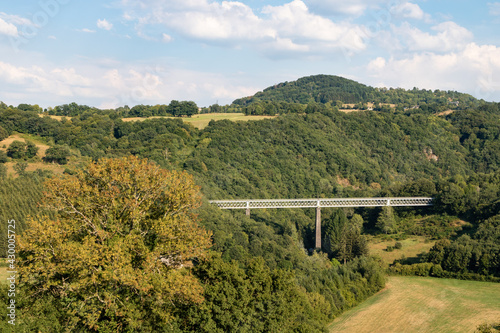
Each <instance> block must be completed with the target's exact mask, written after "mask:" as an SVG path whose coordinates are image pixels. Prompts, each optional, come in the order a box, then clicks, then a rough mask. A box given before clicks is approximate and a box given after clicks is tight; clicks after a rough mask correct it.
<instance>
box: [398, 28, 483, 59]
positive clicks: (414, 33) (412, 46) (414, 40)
mask: <svg viewBox="0 0 500 333" xmlns="http://www.w3.org/2000/svg"><path fill="white" fill-rule="evenodd" d="M431 30H432V31H434V32H435V33H434V34H432V33H428V32H424V31H422V30H420V29H418V28H415V27H412V26H410V25H409V24H408V23H404V24H402V25H401V26H399V27H393V31H394V33H395V34H396V35H397V36H399V37H400V42H401V43H403V44H405V45H406V48H407V49H408V50H410V51H433V52H449V51H451V50H459V49H462V48H463V47H465V45H467V44H468V43H470V42H471V41H472V39H473V37H474V36H473V34H472V33H471V32H470V31H469V30H467V29H465V28H464V27H461V26H459V25H458V24H456V23H454V22H451V21H449V22H443V23H440V24H438V25H435V26H433V27H431Z"/></svg>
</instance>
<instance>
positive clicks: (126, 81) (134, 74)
mask: <svg viewBox="0 0 500 333" xmlns="http://www.w3.org/2000/svg"><path fill="white" fill-rule="evenodd" d="M180 78H181V79H180ZM244 80H247V79H244ZM259 88H262V87H259ZM0 90H1V91H2V100H3V101H4V102H6V103H8V104H14V105H15V104H19V103H36V104H39V105H42V106H45V107H47V106H54V105H58V104H63V103H69V102H71V101H76V102H77V103H83V104H87V105H93V106H97V107H113V108H114V107H118V106H123V105H125V104H127V105H130V106H132V105H137V104H168V103H170V101H171V100H172V99H178V100H193V98H196V101H197V102H198V103H200V106H204V105H210V104H213V103H215V102H216V101H217V100H219V101H220V102H221V103H229V102H231V101H232V100H234V99H236V98H239V97H241V96H247V95H251V94H254V93H255V92H257V91H258V90H259V89H258V88H257V87H254V86H253V84H252V83H250V82H245V83H243V82H241V81H240V80H239V77H226V76H224V75H222V74H216V73H210V72H199V71H194V70H187V69H180V68H174V67H172V68H163V67H157V66H145V65H142V64H141V65H139V64H135V65H134V64H128V65H127V64H124V63H120V62H116V61H111V62H109V61H106V60H102V61H101V62H92V61H91V62H90V63H88V62H86V63H85V64H81V65H75V66H72V67H59V66H53V65H50V64H43V65H38V66H18V65H15V64H12V63H8V62H4V61H0ZM34 98H35V99H34ZM201 103H206V104H201Z"/></svg>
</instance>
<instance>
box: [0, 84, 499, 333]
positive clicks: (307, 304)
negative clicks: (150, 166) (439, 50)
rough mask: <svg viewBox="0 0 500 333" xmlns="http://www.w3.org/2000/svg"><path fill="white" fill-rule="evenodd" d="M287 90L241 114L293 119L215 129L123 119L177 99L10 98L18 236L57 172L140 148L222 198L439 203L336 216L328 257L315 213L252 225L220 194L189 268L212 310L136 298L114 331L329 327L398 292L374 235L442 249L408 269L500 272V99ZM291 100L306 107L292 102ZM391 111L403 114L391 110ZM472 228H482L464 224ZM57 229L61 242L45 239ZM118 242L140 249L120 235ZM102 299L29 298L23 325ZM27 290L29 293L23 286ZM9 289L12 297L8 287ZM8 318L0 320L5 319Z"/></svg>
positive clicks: (5, 125) (7, 200)
mask: <svg viewBox="0 0 500 333" xmlns="http://www.w3.org/2000/svg"><path fill="white" fill-rule="evenodd" d="M328 81H329V82H331V84H332V87H330V88H332V89H330V88H328V87H327V82H328ZM335 82H336V83H335ZM342 83H345V86H342ZM307 85H309V88H308V89H309V90H308V91H312V92H311V95H309V97H310V98H311V99H309V100H308V101H306V102H307V104H302V101H299V102H293V101H294V98H295V97H294V96H300V92H299V90H300V89H302V87H303V86H307ZM297 87H301V88H300V89H299V88H297ZM311 87H312V88H311ZM289 88H290V91H289V92H287V91H288V89H289ZM292 88H293V89H296V91H295V92H292V91H293V89H292ZM358 88H359V89H358ZM322 89H323V91H324V92H325V94H326V92H327V91H328V90H329V89H330V91H334V92H335V91H337V92H338V93H339V95H335V94H334V93H333V94H332V95H329V96H330V97H328V98H326V99H330V98H332V99H335V100H336V99H337V98H342V100H340V102H339V104H340V103H342V104H343V103H347V102H348V101H349V100H348V96H351V97H352V96H354V97H353V98H359V100H360V101H369V100H370V99H372V98H374V99H373V100H371V103H374V104H373V107H371V108H373V110H368V109H367V110H366V111H363V112H341V111H340V110H339V107H338V106H337V102H335V105H333V103H332V102H331V101H328V102H324V101H321V99H318V101H316V98H320V97H318V96H319V95H315V94H314V93H313V92H314V91H320V90H322ZM304 91H305V90H304ZM342 92H344V95H342ZM272 94H275V95H276V96H279V97H276V100H278V99H281V101H278V102H275V101H273V100H272V98H271V97H269V98H270V100H260V101H257V100H256V101H253V102H251V103H249V104H248V105H246V106H243V107H241V106H240V108H247V109H246V110H250V109H252V110H254V111H259V110H260V111H265V112H268V111H269V112H275V111H276V110H278V109H279V112H277V113H279V114H280V115H279V116H278V117H274V118H272V119H266V120H261V121H248V122H240V121H239V122H232V121H229V120H220V121H211V122H210V123H209V124H208V126H207V127H205V128H203V129H201V130H199V129H198V128H195V127H193V126H191V125H190V124H187V123H185V122H183V120H182V119H181V117H178V118H176V119H165V118H153V119H146V120H144V121H136V122H129V121H125V120H124V119H122V118H123V117H124V116H130V112H135V111H133V110H137V111H138V112H139V111H140V113H141V115H143V116H145V115H151V114H155V113H153V111H154V112H156V113H158V114H159V112H161V113H168V112H172V111H171V110H177V109H178V110H181V111H182V110H183V108H182V107H181V106H182V105H185V106H189V105H191V104H192V103H189V102H185V103H182V102H179V103H171V105H170V106H172V107H173V108H172V109H169V108H168V106H166V107H165V108H163V107H162V106H154V107H144V106H135V107H132V108H131V109H127V110H123V108H122V109H116V110H97V109H94V108H89V107H85V106H79V105H76V104H69V105H66V106H64V107H61V108H57V110H56V109H54V110H52V111H54V112H56V113H58V112H59V113H62V114H66V115H71V117H57V116H53V115H52V116H48V115H46V114H45V115H44V116H42V117H41V110H40V108H39V107H38V106H30V105H27V104H24V105H20V106H18V107H13V106H7V105H5V104H3V103H0V141H3V143H2V144H1V145H0V188H1V190H0V218H1V219H3V220H4V221H7V220H10V219H15V221H16V228H17V229H16V232H17V231H19V232H21V231H23V232H27V231H29V230H30V229H29V224H27V223H26V221H27V218H26V217H27V215H32V216H33V215H36V213H44V214H45V212H40V211H39V209H37V205H36V202H37V201H39V200H40V198H42V197H43V193H42V191H43V190H44V189H45V188H44V186H46V185H44V183H43V182H42V181H43V180H44V179H47V178H52V177H53V176H56V175H54V174H53V173H56V174H57V173H63V172H64V173H65V174H67V176H65V177H68V178H66V179H70V178H71V177H73V176H71V175H74V174H75V172H76V171H78V169H80V168H83V165H85V164H87V162H90V161H102V160H103V157H106V158H127V157H129V156H130V155H134V156H137V157H141V158H148V159H150V160H153V161H155V162H156V163H157V164H158V165H159V166H161V167H162V168H165V169H168V170H174V171H181V170H182V171H187V173H189V174H192V175H194V177H195V180H196V183H197V185H200V186H201V191H202V193H203V195H204V196H205V198H206V199H229V198H235V199H236V198H262V199H264V198H301V197H302V198H303V197H354V196H358V197H368V196H432V197H435V198H436V205H434V206H433V207H432V208H425V209H424V208H420V209H412V208H396V209H392V208H391V207H384V208H383V209H359V210H355V209H324V210H322V213H321V214H322V215H321V216H322V230H323V233H322V247H321V249H320V251H313V249H312V248H313V247H314V246H315V216H314V210H313V209H309V210H307V209H295V210H293V211H292V210H285V209H284V210H258V209H255V210H252V214H251V216H246V215H245V214H244V212H242V211H239V212H238V211H236V212H230V211H227V210H220V209H218V208H216V207H213V206H211V205H209V204H208V203H207V202H206V200H205V204H204V205H202V206H201V207H200V208H199V210H197V211H196V213H197V214H198V215H199V221H200V224H201V225H202V226H204V227H205V228H206V229H208V230H210V231H211V232H212V233H213V236H212V240H213V246H212V250H213V251H214V253H212V255H213V257H210V258H208V259H207V260H205V261H201V262H198V263H197V264H196V265H195V266H194V267H192V268H189V267H186V270H183V271H179V272H180V273H179V274H184V273H185V274H186V275H182V276H186V277H188V276H192V277H193V278H194V279H197V280H199V281H200V283H201V284H202V285H203V298H204V299H205V301H204V302H203V303H202V304H181V305H179V306H176V307H175V308H174V309H172V311H173V312H172V316H171V318H170V319H169V320H170V321H171V323H170V324H169V325H170V326H168V325H160V324H161V323H163V322H162V321H161V320H159V319H158V318H157V317H154V316H153V317H152V316H150V310H151V309H156V308H157V307H156V305H154V306H153V305H152V306H151V307H144V306H142V305H141V304H142V303H140V302H142V301H143V299H156V298H151V297H149V296H148V297H144V298H141V297H136V296H134V295H135V294H134V293H128V292H124V293H122V294H120V296H119V297H120V298H119V301H120V302H123V304H124V306H126V307H127V309H128V310H127V311H129V312H123V313H130V311H133V312H134V316H135V317H134V318H132V319H130V318H129V317H128V316H124V315H122V314H120V313H121V312H119V311H118V312H116V313H118V314H119V316H118V315H116V316H115V313H111V312H109V313H110V314H109V315H106V316H104V315H103V316H102V317H101V318H99V325H101V324H102V325H108V326H106V327H107V328H109V329H107V330H104V329H102V330H101V331H103V332H104V331H126V330H125V329H123V330H119V329H117V328H118V327H121V326H120V325H124V326H123V327H129V328H130V327H132V328H130V329H129V330H128V331H138V330H134V329H133V327H135V326H132V325H140V326H141V327H142V328H143V329H142V331H143V332H197V333H198V332H206V333H212V332H236V331H238V332H239V331H246V332H250V331H251V332H277V331H284V332H323V331H324V330H323V329H324V328H325V327H326V325H327V324H328V323H329V322H331V320H332V319H333V318H335V316H337V315H339V314H340V313H342V312H343V311H345V310H346V309H349V308H351V307H353V306H354V305H356V304H359V303H360V302H362V301H363V300H365V299H366V298H367V297H369V296H370V295H373V294H374V293H375V292H377V291H378V290H380V289H381V288H383V286H384V271H383V268H385V267H384V266H383V264H382V262H381V261H380V260H378V259H374V258H371V257H369V256H367V253H368V247H367V246H368V245H367V242H368V239H375V240H377V239H391V240H400V239H404V238H406V237H409V236H410V235H411V237H413V236H419V237H426V238H429V239H428V240H431V241H435V240H437V239H439V240H440V241H439V242H438V243H436V245H435V246H434V247H433V248H432V249H431V250H430V251H429V255H428V256H423V257H422V258H421V260H422V261H423V262H421V263H418V264H416V265H420V266H409V265H399V266H395V268H394V271H396V273H401V274H419V275H426V274H427V275H429V274H431V275H433V276H441V277H460V278H469V279H489V280H491V281H498V280H499V279H500V245H499V244H500V243H499V240H500V121H499V119H500V104H498V103H488V102H484V101H477V100H474V99H473V98H472V97H470V96H468V95H465V94H458V93H456V94H454V93H451V92H440V91H426V90H417V89H415V90H410V91H408V90H404V89H392V90H391V89H388V90H382V89H375V88H370V87H367V86H363V85H360V84H358V83H356V82H354V81H350V80H345V79H342V78H337V77H330V76H315V77H310V78H304V79H301V80H299V81H297V82H295V83H290V84H283V85H281V84H280V85H277V86H276V87H273V88H270V89H267V90H266V91H264V92H263V93H262V95H263V96H264V95H265V96H271V95H272ZM287 94H289V95H287ZM313 95H314V97H313ZM287 96H288V97H290V98H291V99H289V101H292V102H287V101H285V99H286V98H288V97H287ZM304 96H305V95H304ZM325 96H326V95H325ZM261 98H262V97H261ZM376 98H379V99H378V100H377V99H376ZM389 102H391V104H394V105H389V106H386V105H384V106H381V105H379V106H378V107H377V105H376V103H379V104H381V103H389ZM177 104H178V105H177ZM361 104H364V102H363V103H361ZM176 105H177V106H179V108H174V107H175V106H176ZM191 106H193V105H191ZM360 106H363V105H360ZM187 109H189V108H187ZM273 110H274V111H273ZM442 111H447V112H442ZM137 116H138V114H137ZM184 116H185V115H184ZM42 144H43V145H42ZM42 146H44V149H46V150H44V151H43V152H42V149H41V147H42ZM38 147H40V151H38ZM120 163H122V162H120ZM58 170H59V171H58ZM52 171H54V172H52ZM14 176H15V177H14ZM54 178H57V177H54ZM71 179H73V178H71ZM89 179H90V178H89ZM108 183H109V182H104V183H103V184H108ZM85 186H87V185H85ZM97 187H98V186H96V188H97ZM103 188H105V186H104V187H103ZM113 188H114V187H113ZM123 192H124V193H125V192H127V193H128V191H123ZM99 202H100V201H99ZM116 211H119V210H116ZM96 216H106V215H105V214H98V215H96ZM137 216H139V215H137ZM141 216H142V215H141ZM144 216H149V215H144ZM154 216H156V215H154ZM162 216H163V215H162ZM53 225H56V224H53ZM463 225H469V228H468V229H465V228H464V229H463V230H459V228H461V226H463ZM6 226H7V224H6V223H3V224H1V225H0V250H1V251H2V252H3V253H6V251H7V246H8V238H7V227H6ZM75 230H76V229H75ZM459 231H460V232H461V233H462V235H461V236H460V237H458V236H459V234H457V232H459ZM366 233H368V234H369V238H367V237H366V235H365V234H366ZM49 234H57V235H60V234H59V233H55V232H54V233H50V232H47V233H45V234H44V235H49ZM137 235H138V234H137ZM134 237H135V236H134ZM446 238H449V239H446ZM85 239H87V238H85ZM151 242H153V241H151ZM154 242H156V241H154ZM112 243H113V244H129V243H128V241H127V242H121V241H115V239H114V238H113V242H112ZM120 246H121V245H120ZM124 246H125V245H124ZM126 246H128V245H126ZM144 248H145V247H144ZM309 250H310V251H309ZM123 257H127V256H123ZM128 257H130V258H132V260H136V259H135V258H136V257H137V256H136V255H135V254H134V255H133V256H128ZM128 257H127V258H128ZM137 258H138V257H137ZM137 260H139V259H137ZM141 260H142V259H141ZM82 262H83V261H82ZM398 264H399V263H398ZM134 265H135V263H134ZM38 267H42V266H38ZM68 267H71V266H68ZM93 267H96V266H93ZM138 267H139V266H138ZM84 269H86V268H85V267H84ZM106 269H107V268H106ZM71 271H72V270H71ZM108 272H109V270H108V271H106V274H108ZM175 272H177V271H175ZM138 273H139V274H142V271H141V270H138ZM99 274H100V273H99ZM191 274H192V275H191ZM103 275H104V274H103ZM108 276H109V277H113V278H114V275H113V274H109V275H108ZM139 276H141V275H139ZM179 276H181V275H179ZM77 280H78V277H77ZM33 281H35V282H36V280H33ZM65 281H66V280H63V283H64V282H65ZM75 281H76V280H75ZM127 281H129V280H127ZM72 283H73V282H72ZM75 283H76V282H75ZM126 284H130V283H129V282H127V283H126ZM103 285H107V284H103ZM0 288H1V285H0ZM110 288H111V287H110ZM162 288H163V287H162ZM108 290H109V291H111V290H112V288H111V289H108ZM120 292H121V291H120V290H118V293H120ZM88 293H89V294H85V293H83V294H81V295H80V294H78V295H77V296H75V295H74V294H69V295H68V296H67V297H63V298H57V299H56V298H54V296H50V295H49V296H47V297H42V298H38V297H32V298H31V299H29V297H27V296H25V297H26V298H25V299H23V300H22V302H20V303H19V309H20V313H22V314H25V315H23V321H24V322H23V323H22V325H23V326H19V327H21V328H20V329H21V330H24V331H32V332H38V331H42V332H56V331H62V329H61V327H64V326H63V325H65V323H66V322H67V321H68V320H69V319H71V320H73V319H74V318H76V315H75V313H74V312H72V311H73V310H72V309H74V308H71V307H68V306H69V305H71V304H73V303H72V302H73V300H74V299H77V298H79V299H85V298H86V297H89V295H90V297H92V295H93V294H94V293H95V290H94V289H92V290H90V291H88ZM19 294H21V295H29V294H28V293H26V292H25V290H23V289H22V287H20V293H19ZM0 295H4V296H3V297H4V299H2V298H1V297H0V301H1V302H6V295H7V292H6V290H4V291H2V290H0ZM33 301H36V302H37V303H32V302H33ZM181 301H182V299H181ZM200 301H201V300H200ZM68 302H69V303H68ZM134 302H135V303H134ZM99 303H101V302H99V301H98V300H97V299H96V300H95V304H99ZM4 304H5V303H4ZM16 304H18V303H17V301H16ZM68 304H69V305H68ZM117 304H118V303H117ZM71 306H73V305H71ZM99 306H101V305H99ZM6 309H7V308H6V307H4V312H3V313H2V312H1V311H0V313H2V315H5V311H6ZM263 309H264V310H263ZM158 311H159V310H158ZM102 313H105V312H102ZM106 313H108V312H106ZM78 314H79V315H81V316H85V314H86V312H84V311H79V312H78ZM120 316H121V317H120ZM159 316H160V315H159ZM161 316H163V314H161ZM119 317H120V318H119ZM122 317H123V318H122ZM163 317H164V316H163ZM163 317H162V318H163ZM40 318H46V320H45V321H43V320H40ZM72 318H73V319H72ZM83 319H85V318H83ZM83 319H82V320H83ZM164 319H165V318H164ZM167 319H168V318H167ZM74 320H78V318H77V319H74ZM96 320H97V319H96ZM115 320H117V321H116V322H115ZM165 320H166V319H165ZM57 325H60V326H57ZM82 325H83V324H82ZM82 327H84V326H82ZM85 327H86V326H85ZM145 327H146V328H145ZM0 328H2V326H1V324H0ZM86 328H87V327H86ZM81 331H90V329H82V330H81Z"/></svg>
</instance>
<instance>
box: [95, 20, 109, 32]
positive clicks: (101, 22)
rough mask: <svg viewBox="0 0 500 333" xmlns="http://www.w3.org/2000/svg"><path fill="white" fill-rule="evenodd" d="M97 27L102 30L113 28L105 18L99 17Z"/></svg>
mask: <svg viewBox="0 0 500 333" xmlns="http://www.w3.org/2000/svg"><path fill="white" fill-rule="evenodd" d="M97 27H98V28H100V29H104V30H111V29H112V28H113V24H112V23H109V22H108V21H107V20H106V19H102V20H100V19H99V20H97Z"/></svg>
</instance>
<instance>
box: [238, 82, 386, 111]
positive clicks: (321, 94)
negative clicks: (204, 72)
mask: <svg viewBox="0 0 500 333" xmlns="http://www.w3.org/2000/svg"><path fill="white" fill-rule="evenodd" d="M377 94H378V92H377V90H376V89H374V88H372V87H368V86H365V85H364V84H361V83H358V82H356V81H353V80H349V79H345V78H343V77H340V76H334V75H314V76H307V77H303V78H300V79H298V80H297V81H292V82H282V83H279V84H276V85H274V86H271V87H269V88H266V89H264V91H262V92H258V93H256V94H255V95H253V96H251V97H246V98H241V99H237V100H235V101H234V102H233V104H236V105H241V106H245V105H248V104H250V103H252V102H255V101H259V100H260V101H274V102H280V101H281V102H288V103H300V104H308V103H310V102H318V103H327V102H335V101H342V102H344V103H359V102H369V101H373V100H375V98H376V96H377Z"/></svg>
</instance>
